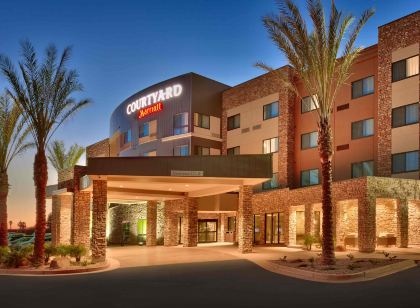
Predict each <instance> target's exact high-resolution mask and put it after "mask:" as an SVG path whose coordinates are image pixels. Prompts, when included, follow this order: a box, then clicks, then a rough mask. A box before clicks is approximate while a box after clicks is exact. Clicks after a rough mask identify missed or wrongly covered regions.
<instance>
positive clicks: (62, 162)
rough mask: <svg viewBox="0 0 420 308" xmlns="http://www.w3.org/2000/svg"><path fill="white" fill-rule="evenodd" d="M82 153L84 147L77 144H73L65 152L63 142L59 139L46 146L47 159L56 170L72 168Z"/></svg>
mask: <svg viewBox="0 0 420 308" xmlns="http://www.w3.org/2000/svg"><path fill="white" fill-rule="evenodd" d="M84 153H85V148H84V147H81V146H79V145H78V144H73V145H72V146H71V147H70V149H69V150H68V152H66V147H65V146H64V142H63V141H61V140H54V141H53V142H51V145H49V146H48V160H49V161H50V163H51V164H52V165H53V167H54V168H55V170H57V172H59V171H61V170H66V169H69V168H73V167H74V166H75V165H76V164H77V162H78V161H79V159H80V158H81V157H82V155H83V154H84Z"/></svg>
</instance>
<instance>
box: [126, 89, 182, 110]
mask: <svg viewBox="0 0 420 308" xmlns="http://www.w3.org/2000/svg"><path fill="white" fill-rule="evenodd" d="M181 93H182V86H181V85H180V84H175V85H173V86H170V87H166V88H165V89H160V90H158V91H156V92H152V93H150V94H147V95H144V96H142V97H140V98H138V99H136V100H135V101H134V102H132V103H130V104H128V105H127V114H128V115H130V114H132V113H133V112H136V111H138V110H142V109H147V107H149V106H151V105H154V104H156V103H161V102H163V101H166V100H168V99H171V98H173V97H178V96H180V95H181ZM139 117H140V115H139Z"/></svg>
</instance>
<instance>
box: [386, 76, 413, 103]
mask: <svg viewBox="0 0 420 308" xmlns="http://www.w3.org/2000/svg"><path fill="white" fill-rule="evenodd" d="M418 101H419V76H418V75H416V76H413V77H410V78H407V79H403V80H400V81H397V82H393V83H392V108H395V107H399V106H404V105H407V104H411V103H416V102H418Z"/></svg>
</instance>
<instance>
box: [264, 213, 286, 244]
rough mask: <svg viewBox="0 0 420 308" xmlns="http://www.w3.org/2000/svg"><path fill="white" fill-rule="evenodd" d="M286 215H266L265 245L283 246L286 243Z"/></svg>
mask: <svg viewBox="0 0 420 308" xmlns="http://www.w3.org/2000/svg"><path fill="white" fill-rule="evenodd" d="M283 227H284V214H283V213H269V214H265V243H266V244H281V243H284V231H283Z"/></svg>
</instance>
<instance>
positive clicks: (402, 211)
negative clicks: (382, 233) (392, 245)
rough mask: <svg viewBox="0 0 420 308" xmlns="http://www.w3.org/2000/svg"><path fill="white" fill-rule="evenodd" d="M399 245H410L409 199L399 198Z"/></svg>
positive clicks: (402, 246) (401, 246)
mask: <svg viewBox="0 0 420 308" xmlns="http://www.w3.org/2000/svg"><path fill="white" fill-rule="evenodd" d="M397 215H398V216H397V246H398V247H400V248H407V247H408V200H407V199H399V200H397Z"/></svg>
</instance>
